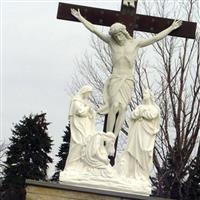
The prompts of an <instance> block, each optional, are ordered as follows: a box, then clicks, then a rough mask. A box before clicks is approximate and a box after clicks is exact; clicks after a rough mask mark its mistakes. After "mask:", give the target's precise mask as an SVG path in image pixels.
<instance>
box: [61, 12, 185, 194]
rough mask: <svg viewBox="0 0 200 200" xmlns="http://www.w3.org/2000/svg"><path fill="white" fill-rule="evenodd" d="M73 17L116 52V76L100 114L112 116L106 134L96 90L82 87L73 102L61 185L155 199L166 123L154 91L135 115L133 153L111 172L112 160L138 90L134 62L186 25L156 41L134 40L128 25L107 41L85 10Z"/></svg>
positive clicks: (176, 25)
mask: <svg viewBox="0 0 200 200" xmlns="http://www.w3.org/2000/svg"><path fill="white" fill-rule="evenodd" d="M71 13H72V15H73V16H74V17H76V18H77V19H78V20H79V21H81V22H82V23H83V24H84V25H85V27H86V28H87V29H89V30H90V31H91V32H93V33H94V34H96V35H97V36H98V37H99V38H100V39H102V40H103V41H104V42H106V43H107V44H108V46H109V47H110V49H111V56H112V64H113V66H112V67H113V71H112V74H111V76H110V77H109V79H108V80H107V81H106V83H105V85H104V92H103V99H104V105H103V106H102V107H101V108H100V109H99V110H98V113H100V114H108V118H107V127H106V130H107V132H106V133H104V132H98V131H97V130H96V125H95V122H96V112H95V111H94V110H93V108H92V106H91V105H90V103H89V101H88V100H89V96H90V94H91V92H92V88H91V87H90V86H84V87H82V88H81V89H80V90H79V92H78V93H77V95H75V97H74V98H73V99H72V102H71V105H70V113H69V121H70V128H71V140H70V150H69V155H68V158H67V161H66V165H65V169H64V170H63V171H62V172H61V173H60V181H62V182H65V183H70V184H75V185H82V186H93V187H95V188H103V189H107V190H114V191H121V192H129V193H135V194H142V195H149V194H150V193H151V184H150V181H149V175H150V172H151V169H152V166H153V149H154V143H155V138H156V134H157V133H158V131H159V123H160V110H159V107H158V106H157V105H156V103H155V101H154V96H153V94H152V92H151V91H150V90H149V89H146V90H145V91H143V101H142V102H141V104H140V105H138V106H137V107H136V108H135V110H134V111H133V112H132V115H131V119H130V120H129V121H130V123H129V130H128V143H127V147H126V149H125V150H124V152H123V153H122V155H121V156H120V159H119V161H118V162H117V163H116V164H115V165H114V166H111V165H110V161H109V158H108V156H109V155H113V154H114V152H115V148H114V144H115V140H116V137H117V136H118V134H119V132H120V130H121V128H122V125H123V123H124V121H125V115H126V110H127V107H128V104H129V103H130V100H131V94H132V88H133V80H134V78H133V69H134V61H135V59H136V56H137V53H138V50H139V48H141V47H145V46H148V45H150V44H153V43H155V42H157V41H159V40H161V39H162V38H164V37H165V36H167V35H168V34H169V33H170V32H171V31H173V30H175V29H177V28H179V27H180V26H181V24H182V22H181V21H174V22H173V24H172V25H171V26H170V27H169V28H167V29H165V30H164V31H162V32H160V33H158V34H157V35H155V36H153V37H151V38H148V39H134V38H132V37H131V36H130V35H129V33H128V32H127V30H126V27H125V26H124V25H123V24H120V23H115V24H113V25H112V26H111V27H110V31H109V35H105V34H104V33H102V32H99V31H98V30H97V29H96V27H95V26H94V25H93V24H91V23H90V22H89V21H87V20H86V19H85V18H84V17H83V16H82V15H81V13H80V11H79V10H78V11H76V10H74V9H72V10H71ZM117 113H118V117H117V119H116V114H117Z"/></svg>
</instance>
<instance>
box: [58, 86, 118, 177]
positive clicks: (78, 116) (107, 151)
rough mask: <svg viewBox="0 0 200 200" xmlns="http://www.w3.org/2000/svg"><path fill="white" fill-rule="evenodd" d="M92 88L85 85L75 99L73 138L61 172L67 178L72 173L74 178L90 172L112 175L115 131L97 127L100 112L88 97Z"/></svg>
mask: <svg viewBox="0 0 200 200" xmlns="http://www.w3.org/2000/svg"><path fill="white" fill-rule="evenodd" d="M91 91H92V88H91V87H90V86H84V87H82V88H81V89H80V91H79V92H78V94H77V95H75V97H74V98H73V99H72V101H71V106H70V113H69V121H70V129H71V140H70V149H69V155H68V158H67V161H66V165H65V169H64V171H63V172H61V176H60V180H63V181H64V180H65V178H69V176H72V179H76V178H77V177H78V179H80V178H81V176H82V177H85V176H86V175H87V176H88V175H96V176H101V177H104V176H106V177H110V176H112V172H111V166H110V163H109V159H108V156H109V155H111V156H112V155H113V154H114V151H115V149H114V143H115V135H114V134H113V133H112V132H108V133H103V132H101V133H98V132H97V131H96V127H95V122H96V120H95V116H96V112H95V111H94V110H93V109H92V107H91V106H90V104H89V101H88V98H89V95H90V94H91ZM63 174H64V176H63ZM66 174H67V175H66ZM83 179H84V178H83Z"/></svg>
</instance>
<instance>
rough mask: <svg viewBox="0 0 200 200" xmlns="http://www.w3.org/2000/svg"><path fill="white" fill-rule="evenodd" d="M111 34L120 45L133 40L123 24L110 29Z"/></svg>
mask: <svg viewBox="0 0 200 200" xmlns="http://www.w3.org/2000/svg"><path fill="white" fill-rule="evenodd" d="M109 34H110V36H111V37H112V38H113V39H114V40H115V41H116V42H117V43H119V44H123V43H124V42H125V40H127V39H132V38H131V36H130V34H129V33H128V31H127V30H126V26H125V25H123V24H121V23H114V24H113V25H112V26H111V27H110V30H109Z"/></svg>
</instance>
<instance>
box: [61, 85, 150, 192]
mask: <svg viewBox="0 0 200 200" xmlns="http://www.w3.org/2000/svg"><path fill="white" fill-rule="evenodd" d="M91 91H92V88H91V87H90V86H84V87H82V88H81V89H80V90H79V92H78V93H77V95H75V97H74V98H73V99H72V101H71V105H70V113H69V120H70V128H71V140H70V149H69V155H68V158H67V161H66V166H65V168H64V170H63V171H62V172H60V177H59V180H60V181H61V182H63V183H64V184H66V185H71V186H81V187H86V188H95V189H103V190H107V191H116V192H118V191H120V192H125V193H130V194H140V195H145V196H147V195H149V194H150V193H151V187H150V185H149V183H147V182H146V181H141V180H137V179H135V178H133V177H131V178H130V177H129V178H127V177H126V176H125V175H123V174H124V172H125V171H124V170H125V169H122V170H121V172H122V174H121V176H120V174H119V173H118V172H117V165H116V167H112V166H111V165H110V162H109V159H108V155H113V154H114V151H115V149H114V144H115V139H116V136H115V135H114V134H113V133H112V132H107V133H104V132H97V131H96V128H95V111H94V110H93V109H92V107H91V105H90V103H89V101H88V98H89V95H90V94H91ZM144 96H145V95H144ZM147 99H148V98H147ZM144 102H145V98H144ZM144 106H146V104H145V103H144ZM150 106H152V105H150ZM152 109H153V108H152ZM143 110H144V109H143ZM145 112H147V111H145ZM151 114H152V112H151ZM146 115H147V114H146ZM134 116H135V120H136V118H137V117H139V114H138V115H137V116H136V113H135V115H134ZM148 116H150V114H149V115H148ZM146 117H147V116H146ZM138 121H139V119H138ZM149 122H151V121H149ZM151 123H152V122H151ZM148 126H151V125H150V124H148ZM148 126H147V124H145V123H144V128H148ZM141 130H143V129H142V128H141ZM131 131H132V130H131ZM143 131H144V130H143ZM151 133H152V132H151ZM141 134H145V133H142V132H141ZM146 134H147V133H146ZM144 137H145V136H144ZM149 137H150V136H149ZM152 137H154V136H152ZM130 142H131V140H130V141H129V143H130ZM136 142H139V141H136ZM132 143H133V141H132ZM145 144H146V143H145ZM147 144H148V142H147ZM130 145H132V144H131V143H130ZM132 150H133V149H132ZM141 155H143V154H141ZM124 158H125V159H126V157H124ZM125 161H129V160H125ZM128 164H132V162H131V163H128ZM135 164H136V162H135ZM120 166H121V165H120ZM130 173H131V172H130Z"/></svg>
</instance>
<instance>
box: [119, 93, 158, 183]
mask: <svg viewBox="0 0 200 200" xmlns="http://www.w3.org/2000/svg"><path fill="white" fill-rule="evenodd" d="M159 127H160V109H159V107H158V106H157V105H156V104H155V101H154V97H153V94H152V93H151V91H150V90H145V91H144V93H143V103H142V104H141V105H139V106H137V107H136V108H135V110H134V111H133V112H132V116H131V120H130V124H129V130H128V144H127V148H126V150H125V152H124V154H123V155H122V159H121V164H122V165H123V170H124V171H123V173H124V175H125V176H126V177H129V178H133V179H136V180H141V181H145V182H149V175H150V171H151V169H152V167H153V150H154V144H155V139H156V134H157V133H158V131H159Z"/></svg>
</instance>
